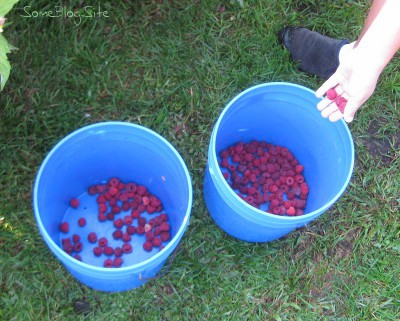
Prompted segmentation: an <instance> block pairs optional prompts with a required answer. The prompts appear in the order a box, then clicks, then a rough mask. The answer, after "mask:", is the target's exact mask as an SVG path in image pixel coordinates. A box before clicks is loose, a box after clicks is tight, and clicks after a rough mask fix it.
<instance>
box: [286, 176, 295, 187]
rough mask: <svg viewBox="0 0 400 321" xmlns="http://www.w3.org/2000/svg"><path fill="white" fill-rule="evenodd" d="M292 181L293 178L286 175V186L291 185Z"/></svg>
mask: <svg viewBox="0 0 400 321" xmlns="http://www.w3.org/2000/svg"><path fill="white" fill-rule="evenodd" d="M293 183H294V179H293V177H291V176H288V177H286V185H287V186H292V185H293Z"/></svg>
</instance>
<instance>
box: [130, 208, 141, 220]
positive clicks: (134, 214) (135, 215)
mask: <svg viewBox="0 0 400 321" xmlns="http://www.w3.org/2000/svg"><path fill="white" fill-rule="evenodd" d="M131 216H132V218H139V217H140V212H139V211H138V210H132V212H131Z"/></svg>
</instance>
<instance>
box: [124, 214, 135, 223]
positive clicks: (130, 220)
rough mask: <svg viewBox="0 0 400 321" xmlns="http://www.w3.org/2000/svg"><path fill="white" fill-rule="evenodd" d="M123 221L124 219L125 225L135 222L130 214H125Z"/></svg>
mask: <svg viewBox="0 0 400 321" xmlns="http://www.w3.org/2000/svg"><path fill="white" fill-rule="evenodd" d="M122 221H123V223H124V224H125V225H131V224H132V222H133V217H132V216H130V215H126V216H124V218H123V220H122Z"/></svg>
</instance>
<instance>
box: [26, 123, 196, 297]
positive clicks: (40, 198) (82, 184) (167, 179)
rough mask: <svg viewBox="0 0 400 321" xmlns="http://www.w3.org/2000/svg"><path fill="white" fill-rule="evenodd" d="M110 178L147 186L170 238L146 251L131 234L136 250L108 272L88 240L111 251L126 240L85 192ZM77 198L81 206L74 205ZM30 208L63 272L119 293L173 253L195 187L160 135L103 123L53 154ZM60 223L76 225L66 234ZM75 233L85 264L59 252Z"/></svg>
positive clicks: (80, 133)
mask: <svg viewBox="0 0 400 321" xmlns="http://www.w3.org/2000/svg"><path fill="white" fill-rule="evenodd" d="M111 177H118V178H119V179H121V181H125V182H135V183H137V184H141V185H144V186H146V187H147V188H148V190H149V191H150V192H151V193H152V194H154V195H156V196H157V197H158V198H159V199H160V200H161V201H162V202H163V206H164V212H165V213H167V214H168V216H169V223H170V226H171V240H170V241H169V242H168V243H166V245H165V247H164V248H163V249H162V250H161V251H159V250H158V249H153V250H152V251H151V252H148V251H145V250H144V249H143V246H142V244H143V242H144V236H143V235H132V240H131V244H132V246H133V253H131V254H129V255H124V256H123V260H124V263H123V265H122V266H121V267H120V268H105V267H103V266H102V262H103V261H104V258H101V259H100V258H98V257H96V256H95V255H93V252H92V251H93V244H89V242H88V240H87V235H88V234H89V233H90V232H95V233H96V234H97V235H98V236H99V237H100V236H105V237H107V239H108V241H109V244H110V245H111V246H112V247H116V246H120V243H121V240H115V239H113V237H112V232H113V231H115V227H113V222H112V221H108V222H99V220H98V218H97V213H98V207H97V203H96V197H93V196H92V195H89V194H88V193H87V192H86V191H87V188H88V186H90V185H93V184H98V183H102V182H104V181H105V180H107V179H109V178H111ZM74 197H77V198H78V199H79V201H80V206H79V208H78V209H73V208H71V207H70V206H69V201H70V200H71V198H74ZM33 206H34V212H35V217H36V221H37V224H38V227H39V231H40V233H41V234H42V236H43V238H44V241H45V242H46V244H47V245H48V247H49V248H50V250H51V251H52V252H53V253H54V255H55V256H56V257H57V258H58V259H59V260H60V261H61V263H62V264H63V265H64V266H65V267H66V269H67V270H68V271H69V272H70V273H71V274H72V275H73V276H74V277H76V279H78V280H79V281H81V282H82V283H83V284H85V285H87V286H89V287H91V288H93V289H96V290H100V291H111V292H119V291H125V290H129V289H133V288H135V287H138V286H140V285H142V284H144V283H145V282H146V281H147V280H149V279H151V278H153V277H155V276H156V275H157V273H158V272H159V271H160V269H161V268H162V266H163V265H164V263H165V261H166V260H167V258H168V256H169V255H170V254H171V253H172V252H173V251H174V250H175V249H176V247H177V245H178V243H179V241H180V240H181V238H182V236H183V234H184V231H185V230H186V227H187V225H188V222H189V217H190V212H191V207H192V185H191V179H190V175H189V172H188V170H187V168H186V165H185V163H184V161H183V160H182V158H181V156H180V155H179V154H178V152H177V151H176V150H175V149H174V147H173V146H172V145H171V144H170V143H169V142H168V141H166V140H165V139H164V138H163V137H161V136H160V135H158V134H157V133H155V132H153V131H151V130H149V129H147V128H144V127H142V126H139V125H134V124H129V123H124V122H105V123H98V124H94V125H90V126H87V127H84V128H81V129H79V130H77V131H75V132H73V133H71V134H70V135H68V136H67V137H65V138H64V139H62V140H61V141H60V142H59V143H58V144H57V145H56V146H55V147H54V148H53V149H52V150H51V151H50V153H49V154H48V155H47V157H46V158H45V160H44V161H43V163H42V165H41V167H40V169H39V171H38V174H37V177H36V181H35V185H34V191H33ZM145 215H147V216H148V217H147V218H150V217H151V215H150V214H147V213H143V216H145ZM79 217H85V218H86V221H87V224H86V225H85V226H84V227H80V226H78V225H77V224H76V223H72V222H76V221H77V219H78V218H79ZM62 221H68V222H71V224H70V231H69V232H68V234H65V233H60V231H59V224H60V223H61V222H62ZM74 233H79V235H81V236H82V237H81V241H82V243H83V250H82V253H80V254H81V256H82V261H79V260H76V259H74V258H73V257H72V256H71V255H69V254H67V253H65V252H64V251H63V249H62V245H61V242H62V239H63V238H66V237H70V236H71V235H72V234H74Z"/></svg>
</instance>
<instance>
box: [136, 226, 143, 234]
mask: <svg viewBox="0 0 400 321" xmlns="http://www.w3.org/2000/svg"><path fill="white" fill-rule="evenodd" d="M136 233H137V234H139V235H142V234H144V233H145V230H144V226H141V225H139V226H138V227H137V228H136Z"/></svg>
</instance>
